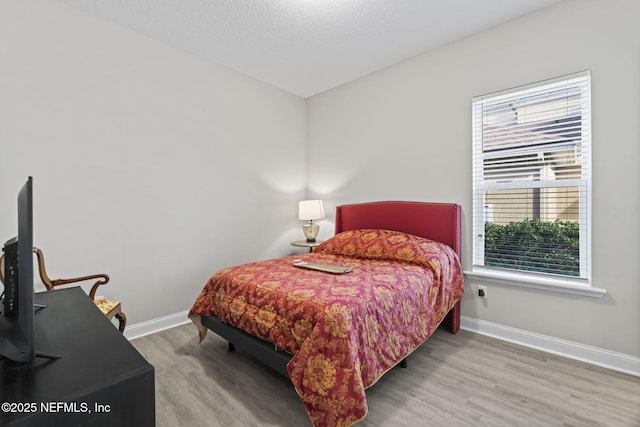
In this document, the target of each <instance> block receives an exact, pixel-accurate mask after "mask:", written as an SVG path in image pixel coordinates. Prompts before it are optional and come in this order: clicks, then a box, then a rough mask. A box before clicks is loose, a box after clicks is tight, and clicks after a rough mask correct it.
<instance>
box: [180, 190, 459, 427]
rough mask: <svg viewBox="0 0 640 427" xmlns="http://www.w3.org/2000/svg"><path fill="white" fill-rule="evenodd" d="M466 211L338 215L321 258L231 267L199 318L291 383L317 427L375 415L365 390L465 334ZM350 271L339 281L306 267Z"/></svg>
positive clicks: (342, 211)
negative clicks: (413, 357)
mask: <svg viewBox="0 0 640 427" xmlns="http://www.w3.org/2000/svg"><path fill="white" fill-rule="evenodd" d="M460 217H461V214H460V206H459V205H456V204H447V203H423V202H403V201H391V202H371V203H361V204H351V205H343V206H338V207H337V208H336V217H335V221H336V225H335V235H334V236H333V237H332V238H330V239H327V240H326V241H324V242H322V243H321V244H320V245H319V246H317V247H316V249H315V250H314V251H313V252H312V253H309V254H303V255H293V256H289V257H284V258H279V259H273V260H265V261H258V262H253V263H249V264H244V265H240V266H234V267H230V268H225V269H222V270H220V271H219V272H217V273H216V274H214V275H213V276H212V277H211V278H210V279H209V280H208V282H207V283H206V285H205V286H204V289H203V290H202V292H201V293H200V295H199V296H198V297H197V299H196V301H195V303H194V305H193V307H192V308H191V310H190V312H189V317H190V318H191V320H192V321H193V322H194V324H195V325H196V326H197V327H198V330H199V334H200V339H201V340H202V339H204V338H205V335H206V333H207V330H211V331H213V332H215V333H216V334H218V335H220V336H222V337H223V338H225V339H226V340H227V341H228V342H229V349H230V350H232V349H233V348H234V345H237V346H238V347H239V348H241V349H243V350H244V351H247V352H249V353H251V354H252V355H253V356H255V357H257V358H258V359H259V360H261V361H263V362H264V363H265V364H267V365H268V366H270V367H272V368H273V369H276V370H277V371H279V372H281V373H283V374H285V375H287V376H289V378H290V379H291V381H292V383H293V385H294V387H295V389H296V391H297V393H298V395H299V396H300V399H301V402H302V404H303V406H304V408H305V410H306V411H307V413H308V414H309V417H310V419H311V422H312V423H313V424H314V425H315V426H349V425H352V424H354V423H356V422H358V421H360V420H362V419H363V418H364V417H365V416H366V414H367V403H366V395H365V390H366V389H367V388H368V387H370V386H371V385H373V384H374V383H375V382H376V381H377V380H378V379H379V378H380V377H381V376H382V375H383V374H384V373H385V372H387V371H388V370H389V369H391V368H393V367H394V366H396V365H398V364H402V363H406V362H405V361H406V358H407V356H408V355H409V354H410V353H412V352H413V351H414V350H415V349H416V348H418V347H419V346H420V345H421V344H422V343H423V342H424V341H426V340H427V338H429V336H431V334H432V333H433V332H434V331H435V329H436V328H437V327H438V326H439V325H441V324H443V325H447V326H448V327H449V328H450V330H451V332H452V333H456V332H457V331H458V329H459V327H460V299H461V298H462V295H463V292H464V284H463V278H462V269H461V265H460V220H461V219H460ZM300 262H303V263H304V262H306V263H319V264H323V265H332V266H340V267H348V272H346V273H344V274H330V273H326V272H323V271H316V270H311V269H307V268H300V267H299V266H296V265H294V264H299V263H300Z"/></svg>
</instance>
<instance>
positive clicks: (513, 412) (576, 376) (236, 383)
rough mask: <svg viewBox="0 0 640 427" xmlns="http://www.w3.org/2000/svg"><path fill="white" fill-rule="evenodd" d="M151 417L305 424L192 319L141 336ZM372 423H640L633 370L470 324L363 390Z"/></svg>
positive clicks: (261, 371)
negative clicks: (505, 338) (478, 330)
mask: <svg viewBox="0 0 640 427" xmlns="http://www.w3.org/2000/svg"><path fill="white" fill-rule="evenodd" d="M132 343H133V345H134V346H135V347H136V348H137V349H138V350H139V351H140V352H141V353H142V354H143V355H144V357H145V358H146V359H147V360H148V361H149V362H150V363H151V364H152V365H154V367H155V370H156V371H155V375H156V408H157V409H156V413H157V425H158V426H159V427H164V426H177V425H180V426H191V427H193V426H207V427H215V426H242V427H246V426H292V427H299V426H310V425H311V423H310V421H309V418H308V417H307V414H306V412H305V411H304V410H303V408H302V405H301V404H300V400H299V398H298V395H297V394H296V392H295V390H294V389H293V386H292V385H291V383H290V382H289V380H288V379H287V378H285V377H282V376H280V375H278V374H276V373H274V372H273V371H271V370H270V369H269V368H267V367H265V366H264V365H262V364H260V363H259V362H256V361H254V360H253V359H252V358H250V357H249V356H248V355H247V354H245V353H243V352H242V350H241V349H238V350H236V351H235V352H233V353H229V352H228V351H227V344H226V342H225V341H224V340H222V339H221V338H219V337H218V336H217V335H215V334H213V333H209V334H208V335H207V338H206V339H205V340H204V341H203V342H202V343H201V344H198V339H197V333H196V329H195V327H194V326H193V325H191V324H188V325H183V326H180V327H177V328H174V329H170V330H167V331H164V332H160V333H157V334H153V335H150V336H146V337H143V338H139V339H137V340H134V341H132ZM367 402H368V405H369V413H368V415H367V417H366V418H365V419H364V420H363V421H362V422H360V423H358V427H372V426H394V427H395V426H411V427H414V426H436V427H438V426H447V427H449V426H453V427H456V426H474V427H484V426H508V427H514V426H545V427H547V426H580V427H582V426H612V427H627V426H628V427H639V426H640V378H638V377H634V376H631V375H626V374H621V373H618V372H614V371H609V370H607V369H603V368H599V367H595V366H591V365H588V364H584V363H581V362H576V361H573V360H568V359H564V358H561V357H557V356H553V355H550V354H547V353H543V352H540V351H536V350H531V349H527V348H523V347H520V346H517V345H513V344H509V343H505V342H502V341H499V340H495V339H492V338H488V337H485V336H482V335H478V334H474V333H471V332H466V331H462V330H461V331H460V332H459V333H458V334H457V335H452V334H451V333H449V332H447V331H446V330H442V331H437V332H436V333H435V334H434V335H433V336H432V337H431V338H430V339H429V340H428V341H427V342H426V343H425V344H424V345H422V346H421V347H420V348H419V349H417V350H416V351H415V352H414V353H413V354H412V355H411V356H410V357H409V366H408V368H406V369H402V368H398V367H396V368H394V369H392V370H391V371H389V372H388V373H387V374H386V375H385V376H383V377H382V378H381V379H380V380H379V381H378V382H377V383H376V384H375V385H374V386H373V387H371V388H370V389H368V390H367Z"/></svg>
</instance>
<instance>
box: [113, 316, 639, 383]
mask: <svg viewBox="0 0 640 427" xmlns="http://www.w3.org/2000/svg"><path fill="white" fill-rule="evenodd" d="M188 313H189V311H188V310H186V311H182V312H179V313H175V314H170V315H168V316H164V317H160V318H158V319H153V320H149V321H146V322H141V323H136V324H133V325H131V326H127V329H126V330H125V332H124V335H125V337H127V339H129V340H133V339H136V338H140V337H143V336H145V335H149V334H153V333H156V332H160V331H164V330H166V329H170V328H174V327H176V326H180V325H184V324H185V323H189V322H190V320H189V319H188V318H187V314H188ZM460 328H462V329H464V330H466V331H470V332H475V333H478V334H482V335H487V336H490V337H493V338H497V339H500V340H503V341H508V342H512V343H514V344H519V345H523V346H525V347H531V348H535V349H537V350H542V351H546V352H547V353H552V354H557V355H559V356H564V357H568V358H570V359H575V360H580V361H582V362H586V363H591V364H593V365H597V366H602V367H605V368H609V369H613V370H615V371H620V372H624V373H627V374H631V375H635V376H639V377H640V357H635V356H630V355H628V354H624V353H617V352H614V351H610V350H604V349H601V348H598V347H592V346H588V345H584V344H580V343H576V342H572V341H567V340H563V339H560V338H554V337H550V336H547V335H542V334H536V333H533V332H528V331H525V330H522V329H516V328H512V327H509V326H503V325H499V324H497V323H491V322H486V321H484V320H479V319H474V318H472V317H467V316H460Z"/></svg>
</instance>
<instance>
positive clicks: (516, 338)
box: [460, 316, 640, 376]
mask: <svg viewBox="0 0 640 427" xmlns="http://www.w3.org/2000/svg"><path fill="white" fill-rule="evenodd" d="M460 328H462V329H464V330H467V331H470V332H476V333H478V334H482V335H487V336H490V337H493V338H498V339H500V340H503V341H508V342H512V343H514V344H519V345H523V346H525V347H531V348H535V349H537V350H542V351H546V352H547V353H552V354H557V355H559V356H564V357H568V358H570V359H575V360H580V361H582V362H587V363H590V364H592V365H597V366H602V367H605V368H609V369H613V370H615V371H620V372H624V373H627V374H631V375H635V376H640V357H635V356H630V355H628V354H624V353H617V352H615V351H610V350H604V349H601V348H598V347H592V346H588V345H584V344H580V343H576V342H572V341H567V340H563V339H559V338H554V337H550V336H547V335H541V334H536V333H533V332H528V331H525V330H522V329H516V328H511V327H509V326H503V325H499V324H497V323H491V322H486V321H484V320H478V319H474V318H472V317H467V316H460Z"/></svg>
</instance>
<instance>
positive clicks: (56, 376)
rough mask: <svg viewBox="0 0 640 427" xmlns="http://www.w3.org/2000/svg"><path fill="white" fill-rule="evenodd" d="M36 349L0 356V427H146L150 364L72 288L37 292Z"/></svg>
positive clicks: (151, 411) (151, 415)
mask: <svg viewBox="0 0 640 427" xmlns="http://www.w3.org/2000/svg"><path fill="white" fill-rule="evenodd" d="M34 302H35V303H37V304H43V305H46V308H42V309H38V310H36V313H35V346H36V351H40V352H44V353H51V354H55V355H58V356H60V358H59V359H44V358H36V360H35V362H33V363H31V364H28V365H20V364H16V363H14V362H11V361H9V360H6V359H2V360H0V377H1V378H2V385H1V388H0V405H2V409H1V410H0V426H5V425H7V426H9V425H10V426H14V425H15V426H22V425H24V426H47V427H50V426H154V425H155V385H154V384H155V382H154V369H153V366H151V365H150V364H149V363H148V362H147V361H146V360H145V359H144V358H143V357H142V356H141V355H140V353H138V351H137V350H136V349H135V347H133V345H131V344H130V343H129V341H127V339H126V338H125V337H124V336H123V335H122V334H121V333H120V332H119V331H118V329H117V328H116V327H115V326H114V325H112V324H111V323H110V322H109V321H108V320H107V318H106V317H105V316H104V315H103V314H102V313H101V312H100V311H99V310H98V308H97V307H95V305H94V304H93V302H92V301H91V300H90V299H89V297H88V296H87V295H86V293H85V292H84V291H83V290H82V289H81V288H79V287H76V288H68V289H61V290H56V291H50V292H43V293H38V294H36V295H35V296H34Z"/></svg>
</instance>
